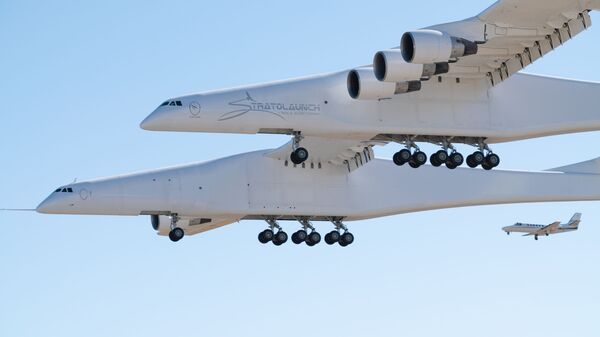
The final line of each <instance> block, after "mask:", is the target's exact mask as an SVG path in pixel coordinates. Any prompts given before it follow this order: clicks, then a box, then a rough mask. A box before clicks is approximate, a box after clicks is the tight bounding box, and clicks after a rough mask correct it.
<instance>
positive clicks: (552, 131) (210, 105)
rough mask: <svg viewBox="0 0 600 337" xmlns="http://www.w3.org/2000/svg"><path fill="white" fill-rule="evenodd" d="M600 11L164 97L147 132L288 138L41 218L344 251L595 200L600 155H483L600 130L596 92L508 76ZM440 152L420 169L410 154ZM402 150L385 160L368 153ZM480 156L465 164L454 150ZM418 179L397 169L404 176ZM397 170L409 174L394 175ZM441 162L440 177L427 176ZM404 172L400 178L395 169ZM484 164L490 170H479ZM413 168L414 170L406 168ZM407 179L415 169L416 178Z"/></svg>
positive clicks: (137, 182)
mask: <svg viewBox="0 0 600 337" xmlns="http://www.w3.org/2000/svg"><path fill="white" fill-rule="evenodd" d="M594 9H600V0H546V1H533V0H520V1H516V0H501V1H498V2H496V3H495V4H494V5H492V6H491V7H490V8H488V9H486V10H485V11H483V12H482V13H480V14H479V15H477V16H474V17H471V18H468V19H466V20H463V21H458V22H452V23H446V24H441V25H436V26H432V27H428V28H426V29H421V30H416V31H410V32H407V33H405V34H404V35H403V36H402V38H401V41H400V48H392V49H387V50H383V51H381V52H378V53H377V54H376V55H375V57H374V61H373V65H372V66H365V67H358V68H356V69H352V70H349V71H342V72H336V73H331V74H325V75H318V76H311V77H306V78H300V79H292V80H287V81H281V82H273V83H267V84H260V85H253V86H246V87H241V88H234V89H226V90H218V91H211V92H205V93H201V94H197V95H189V96H183V97H178V98H173V99H169V100H166V101H165V102H164V103H162V104H161V105H160V106H159V107H158V108H157V109H156V110H155V111H154V112H152V113H151V114H150V115H149V116H148V117H147V118H146V119H144V121H142V123H141V127H142V128H143V129H146V130H164V131H192V132H228V133H271V134H289V135H290V136H291V140H290V141H289V142H288V143H287V144H284V145H283V146H281V147H279V148H276V149H269V150H262V151H256V152H251V153H244V154H239V155H235V156H232V157H227V158H222V159H218V160H214V161H210V162H206V163H200V164H192V165H187V166H181V167H173V168H168V169H162V170H155V171H149V172H143V173H136V174H130V175H124V176H118V177H112V178H106V179H98V180H91V181H86V182H78V183H74V184H69V185H65V186H62V187H60V188H58V189H56V191H54V192H53V193H52V194H51V195H50V196H49V197H48V198H47V199H46V200H44V201H43V202H42V203H41V204H40V205H39V206H38V208H37V211H38V212H40V213H58V214H98V215H150V217H151V222H152V226H153V228H154V229H155V230H156V231H158V233H159V234H161V235H169V237H170V239H171V240H172V241H178V240H180V239H181V238H182V237H183V236H184V235H193V234H196V233H200V232H204V231H207V230H210V229H214V228H217V227H220V226H224V225H227V224H230V223H233V222H236V221H239V220H243V219H263V220H266V221H267V223H268V228H267V229H265V230H264V231H262V232H261V233H260V234H259V240H260V242H262V243H267V242H273V243H274V244H275V245H281V244H283V243H284V242H286V241H287V238H288V237H287V234H286V233H285V232H284V231H283V230H282V228H281V227H280V225H279V222H278V221H279V220H296V221H298V222H299V223H300V228H299V230H298V231H296V232H295V233H294V234H293V235H292V241H293V242H294V243H298V244H299V243H302V242H305V243H306V244H308V245H309V246H312V245H315V244H317V243H318V242H320V240H321V236H320V234H319V233H318V232H317V231H316V230H315V229H314V227H313V225H312V223H311V221H330V222H331V223H332V224H333V230H332V231H330V232H329V233H328V234H327V235H325V241H326V243H328V244H334V243H336V242H338V243H339V244H340V245H342V246H347V245H349V244H351V243H352V242H353V240H354V237H353V235H352V234H351V233H350V232H349V231H348V229H347V227H346V225H345V224H344V223H343V222H345V221H354V220H362V219H369V218H376V217H382V216H387V215H392V214H399V213H407V212H416V211H424V210H432V209H439V208H449V207H462V206H471V205H486V204H502V203H517V202H545V201H577V200H600V158H599V159H595V160H591V161H587V162H583V163H578V164H574V165H569V166H565V167H561V168H556V169H552V170H549V171H545V172H520V171H502V170H493V171H489V170H491V169H492V168H494V167H496V166H498V164H499V163H500V158H499V157H498V155H497V154H495V153H493V152H492V151H491V149H490V144H494V143H498V142H507V141H514V140H520V139H527V138H534V137H542V136H548V135H556V134H563V133H573V132H582V131H590V130H599V129H600V114H599V113H598V111H597V97H598V94H599V93H600V85H599V84H598V83H591V82H582V81H573V80H564V79H558V78H548V77H543V76H533V75H525V74H519V73H518V72H519V71H520V70H521V69H522V68H524V67H526V66H527V65H529V64H530V63H533V62H535V61H536V60H537V59H539V58H541V57H542V56H544V55H545V54H547V53H549V52H551V51H552V50H554V49H555V48H558V47H559V46H560V45H562V44H564V43H566V42H567V41H568V40H569V39H571V38H572V37H574V36H575V35H577V34H579V33H580V32H582V31H584V30H585V29H587V28H589V27H590V26H591V19H590V16H589V13H588V12H589V11H591V10H594ZM419 142H429V143H434V144H438V145H439V146H440V149H439V151H437V152H436V153H434V154H432V155H431V156H430V158H429V160H430V163H431V165H424V164H426V162H427V155H426V154H425V153H423V152H422V151H421V150H420V149H419V147H418V145H417V143H419ZM387 143H400V144H402V145H403V148H402V149H401V150H400V151H398V152H397V153H396V154H395V155H394V158H393V161H387V160H381V159H375V156H374V150H373V147H374V146H375V145H384V144H387ZM461 143H462V144H466V145H467V146H474V147H475V151H474V152H473V153H472V154H470V155H469V156H468V157H467V159H466V163H467V165H468V166H470V167H471V168H458V166H460V165H461V164H462V163H463V161H464V158H463V155H462V154H460V152H458V149H457V148H456V146H455V145H456V144H461ZM407 163H408V165H409V166H411V167H412V168H409V167H406V165H404V164H407ZM403 165H404V166H403ZM441 165H444V166H446V167H447V168H449V169H450V170H443V169H440V168H436V167H437V166H441ZM398 166H402V167H398ZM477 166H481V167H482V168H483V169H484V170H480V169H474V168H476V167H477ZM418 167H421V168H419V169H416V168H418ZM413 168H415V169H413Z"/></svg>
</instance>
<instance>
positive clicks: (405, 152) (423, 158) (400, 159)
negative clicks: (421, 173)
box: [392, 139, 427, 168]
mask: <svg viewBox="0 0 600 337" xmlns="http://www.w3.org/2000/svg"><path fill="white" fill-rule="evenodd" d="M404 144H405V145H406V148H405V149H402V150H400V151H398V152H396V153H395V154H394V157H393V158H392V159H393V161H394V164H396V165H398V166H402V165H404V164H406V163H408V165H410V167H412V168H417V167H419V166H422V165H425V163H427V155H426V154H425V152H422V151H421V150H419V147H418V146H417V144H415V142H413V141H412V140H411V139H406V141H404ZM411 149H415V152H413V153H411Z"/></svg>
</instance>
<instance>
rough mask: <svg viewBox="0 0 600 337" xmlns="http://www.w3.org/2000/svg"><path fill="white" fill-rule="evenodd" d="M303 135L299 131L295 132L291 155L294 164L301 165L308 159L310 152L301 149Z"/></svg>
mask: <svg viewBox="0 0 600 337" xmlns="http://www.w3.org/2000/svg"><path fill="white" fill-rule="evenodd" d="M302 138H303V137H302V135H301V134H300V132H299V131H297V132H294V139H293V143H292V150H293V151H292V153H291V154H290V160H291V161H292V163H294V164H296V165H299V164H302V163H303V162H305V161H306V159H308V151H307V150H306V149H305V148H303V147H300V141H301V140H302Z"/></svg>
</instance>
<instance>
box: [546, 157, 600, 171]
mask: <svg viewBox="0 0 600 337" xmlns="http://www.w3.org/2000/svg"><path fill="white" fill-rule="evenodd" d="M548 171H555V172H564V173H587V174H600V158H596V159H592V160H588V161H584V162H581V163H577V164H571V165H567V166H561V167H557V168H553V169H550V170H548Z"/></svg>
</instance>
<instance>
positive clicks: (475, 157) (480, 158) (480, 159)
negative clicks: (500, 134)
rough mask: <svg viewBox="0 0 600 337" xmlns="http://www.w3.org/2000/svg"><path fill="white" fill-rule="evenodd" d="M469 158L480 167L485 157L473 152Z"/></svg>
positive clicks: (480, 153) (481, 153)
mask: <svg viewBox="0 0 600 337" xmlns="http://www.w3.org/2000/svg"><path fill="white" fill-rule="evenodd" d="M471 157H472V158H473V162H474V163H475V164H477V165H481V164H483V162H484V161H485V156H484V155H483V152H481V151H475V152H473V154H471Z"/></svg>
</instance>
